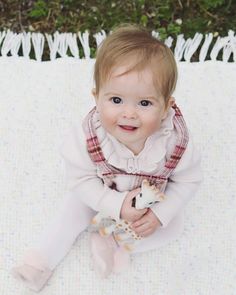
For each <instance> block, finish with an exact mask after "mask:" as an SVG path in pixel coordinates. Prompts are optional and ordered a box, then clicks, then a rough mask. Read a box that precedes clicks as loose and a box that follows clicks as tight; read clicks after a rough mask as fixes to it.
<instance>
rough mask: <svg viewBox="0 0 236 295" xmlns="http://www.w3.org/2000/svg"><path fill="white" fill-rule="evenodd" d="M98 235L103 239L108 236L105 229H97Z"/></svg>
mask: <svg viewBox="0 0 236 295" xmlns="http://www.w3.org/2000/svg"><path fill="white" fill-rule="evenodd" d="M99 233H100V235H101V236H104V237H105V236H107V234H108V233H107V232H106V229H105V228H100V229H99Z"/></svg>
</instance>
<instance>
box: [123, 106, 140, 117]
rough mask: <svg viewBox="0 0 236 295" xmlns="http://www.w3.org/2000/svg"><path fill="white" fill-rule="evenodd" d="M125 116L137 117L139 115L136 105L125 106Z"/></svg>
mask: <svg viewBox="0 0 236 295" xmlns="http://www.w3.org/2000/svg"><path fill="white" fill-rule="evenodd" d="M123 117H124V118H128V119H135V118H136V117H137V113H136V109H135V107H132V106H125V107H124V110H123Z"/></svg>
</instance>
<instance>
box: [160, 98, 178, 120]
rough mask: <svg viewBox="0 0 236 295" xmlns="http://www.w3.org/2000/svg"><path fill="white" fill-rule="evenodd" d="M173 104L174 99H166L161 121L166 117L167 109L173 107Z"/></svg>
mask: <svg viewBox="0 0 236 295" xmlns="http://www.w3.org/2000/svg"><path fill="white" fill-rule="evenodd" d="M174 104H175V98H174V97H172V96H170V97H169V99H168V103H167V106H166V108H165V113H164V115H163V117H162V121H163V120H164V119H165V118H166V117H167V113H168V111H169V109H170V108H171V107H173V105H174Z"/></svg>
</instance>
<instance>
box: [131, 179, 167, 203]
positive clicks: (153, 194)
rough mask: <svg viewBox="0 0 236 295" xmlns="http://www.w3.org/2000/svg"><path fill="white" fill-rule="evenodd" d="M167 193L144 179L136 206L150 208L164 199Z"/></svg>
mask: <svg viewBox="0 0 236 295" xmlns="http://www.w3.org/2000/svg"><path fill="white" fill-rule="evenodd" d="M164 198H165V195H164V194H163V193H161V192H160V190H159V189H158V188H157V187H155V186H154V185H150V184H149V182H148V181H147V180H146V179H144V180H143V182H142V186H141V192H140V193H139V194H138V195H137V196H136V197H135V199H136V202H135V208H136V209H143V208H149V207H151V206H152V205H153V204H155V203H158V202H161V201H163V200H164Z"/></svg>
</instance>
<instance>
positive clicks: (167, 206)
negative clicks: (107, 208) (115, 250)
mask: <svg viewBox="0 0 236 295" xmlns="http://www.w3.org/2000/svg"><path fill="white" fill-rule="evenodd" d="M200 163H201V157H200V154H199V152H198V151H197V150H196V148H195V147H194V145H193V141H192V138H191V137H190V139H189V143H188V146H187V149H186V151H185V152H184V154H183V156H182V158H181V160H180V162H179V163H178V165H177V167H176V168H175V171H174V173H173V174H172V175H171V177H170V179H169V182H168V184H167V187H166V190H165V196H166V198H165V200H164V201H163V202H161V203H159V204H155V205H154V206H153V207H152V208H151V210H152V211H153V212H154V213H155V214H156V216H157V217H158V219H159V220H160V221H161V223H162V227H167V226H168V224H169V222H170V221H171V220H172V219H173V218H174V217H175V216H176V215H177V214H178V212H180V211H181V210H183V209H184V207H185V206H186V205H187V203H188V202H189V201H190V200H191V199H192V198H193V197H194V195H195V193H196V192H197V190H198V188H199V186H200V184H201V182H202V180H203V176H202V171H201V166H200Z"/></svg>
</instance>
